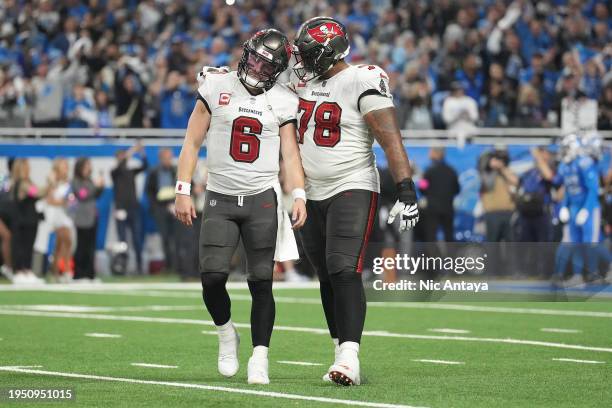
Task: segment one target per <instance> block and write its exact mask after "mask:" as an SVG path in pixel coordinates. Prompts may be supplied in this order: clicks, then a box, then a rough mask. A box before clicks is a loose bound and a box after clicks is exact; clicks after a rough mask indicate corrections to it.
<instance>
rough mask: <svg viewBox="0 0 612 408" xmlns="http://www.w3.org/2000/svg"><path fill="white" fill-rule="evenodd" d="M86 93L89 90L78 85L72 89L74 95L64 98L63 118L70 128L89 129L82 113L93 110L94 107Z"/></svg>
mask: <svg viewBox="0 0 612 408" xmlns="http://www.w3.org/2000/svg"><path fill="white" fill-rule="evenodd" d="M86 93H87V90H86V88H85V87H84V86H83V85H81V84H76V85H74V87H73V88H72V94H71V95H70V96H68V97H65V98H64V102H63V107H62V116H63V117H64V121H65V122H66V125H67V126H68V127H69V128H86V127H87V122H86V121H85V120H84V119H83V115H82V112H83V111H84V110H85V111H89V110H91V109H93V108H94V105H93V103H92V101H91V99H90V98H89V97H88V95H87V94H86Z"/></svg>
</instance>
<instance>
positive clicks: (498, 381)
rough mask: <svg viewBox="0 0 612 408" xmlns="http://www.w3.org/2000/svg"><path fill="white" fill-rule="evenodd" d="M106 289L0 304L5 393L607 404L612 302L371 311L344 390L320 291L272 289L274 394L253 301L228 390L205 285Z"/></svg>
mask: <svg viewBox="0 0 612 408" xmlns="http://www.w3.org/2000/svg"><path fill="white" fill-rule="evenodd" d="M108 286H109V285H107V287H106V288H105V289H97V288H96V289H93V288H91V289H83V290H81V291H73V290H69V289H70V288H68V289H66V290H63V289H62V290H52V288H51V289H49V288H47V289H45V290H40V291H33V290H28V291H25V290H20V291H6V290H4V291H0V338H1V340H0V389H6V388H19V389H23V388H39V389H40V388H70V389H72V390H74V392H75V394H76V400H75V401H66V402H63V403H49V405H48V406H67V407H70V406H79V407H81V406H92V407H99V406H125V407H151V406H164V407H173V406H181V407H195V406H200V407H212V406H214V407H219V406H223V407H243V406H256V407H266V406H333V405H337V404H342V403H344V404H349V405H353V406H360V405H361V406H400V405H405V406H425V407H601V406H610V405H609V404H610V401H612V386H611V385H612V384H611V383H612V303H610V302H583V303H577V302H575V303H535V302H534V303H472V304H469V305H468V304H459V303H453V304H449V303H410V304H404V305H398V304H394V305H390V304H384V303H377V304H372V305H370V307H369V309H368V317H367V321H366V333H364V337H363V341H362V351H361V355H360V356H361V364H362V377H363V380H364V384H363V385H362V386H360V387H351V388H344V387H338V386H335V385H332V384H329V383H323V382H322V381H321V377H322V375H323V373H324V372H325V370H326V369H327V367H328V365H329V364H330V363H331V362H332V359H333V348H332V343H331V341H330V339H329V336H328V335H327V331H326V329H325V322H324V318H323V313H322V310H321V306H320V304H319V303H318V291H317V290H316V289H277V290H276V291H275V295H276V297H277V315H276V329H275V332H274V334H273V337H272V344H271V349H270V380H271V384H270V385H269V386H249V385H248V384H247V383H246V362H247V360H248V357H249V355H250V332H249V327H248V322H249V307H250V302H249V301H248V299H249V295H248V291H247V290H244V289H235V290H231V295H232V298H233V303H232V311H233V320H234V321H235V322H236V323H239V332H240V335H241V339H242V343H241V347H240V362H241V367H240V371H239V372H238V374H237V375H236V376H235V377H234V378H231V379H226V378H222V377H221V376H220V375H219V374H218V373H217V369H216V354H217V338H216V335H215V333H214V331H213V330H214V328H213V327H212V326H210V322H209V316H208V314H207V313H206V312H205V310H204V309H203V307H202V301H201V298H200V294H199V292H198V291H197V290H196V289H195V288H196V286H189V287H188V288H187V289H183V288H185V286H178V287H174V288H173V287H170V285H166V286H150V287H147V286H142V285H141V286H138V287H135V288H131V289H126V288H125V287H124V288H122V289H121V290H120V289H112V290H109V288H108ZM468 306H469V307H468ZM109 335H112V336H109ZM91 336H104V337H91ZM574 360H575V361H574ZM134 363H136V364H151V365H157V366H166V367H157V366H155V367H150V366H149V367H147V366H141V365H133V364H134ZM19 367H21V368H19ZM348 400H350V401H348ZM347 401H348V402H347ZM351 401H352V402H351ZM0 405H2V406H19V407H25V406H40V403H37V404H36V403H31V404H29V403H24V402H18V403H16V402H15V403H11V402H8V400H6V399H4V400H0ZM45 406H47V405H45Z"/></svg>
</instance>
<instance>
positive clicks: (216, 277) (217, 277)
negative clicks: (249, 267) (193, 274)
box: [200, 272, 227, 289]
mask: <svg viewBox="0 0 612 408" xmlns="http://www.w3.org/2000/svg"><path fill="white" fill-rule="evenodd" d="M200 278H201V280H202V287H203V288H205V289H213V288H218V287H225V283H226V282H227V274H226V273H219V272H207V273H201V274H200Z"/></svg>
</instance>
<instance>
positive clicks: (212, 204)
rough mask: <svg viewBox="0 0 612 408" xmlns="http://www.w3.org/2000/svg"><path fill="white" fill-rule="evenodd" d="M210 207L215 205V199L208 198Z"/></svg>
mask: <svg viewBox="0 0 612 408" xmlns="http://www.w3.org/2000/svg"><path fill="white" fill-rule="evenodd" d="M208 204H209V205H210V206H211V207H214V206H215V205H217V200H210V201H209V203H208Z"/></svg>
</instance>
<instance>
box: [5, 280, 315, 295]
mask: <svg viewBox="0 0 612 408" xmlns="http://www.w3.org/2000/svg"><path fill="white" fill-rule="evenodd" d="M227 288H228V289H248V288H249V286H248V284H247V282H228V283H227ZM318 288H319V282H315V281H312V282H274V289H281V290H282V289H318ZM92 289H95V290H101V291H109V290H140V289H159V290H197V291H201V290H202V284H201V283H199V282H166V283H102V282H98V283H81V284H78V285H76V284H74V283H67V284H66V283H54V284H53V285H32V286H29V285H20V286H16V285H0V292H22V291H32V290H34V291H38V290H42V291H45V292H64V291H69V292H81V291H87V290H92Z"/></svg>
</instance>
